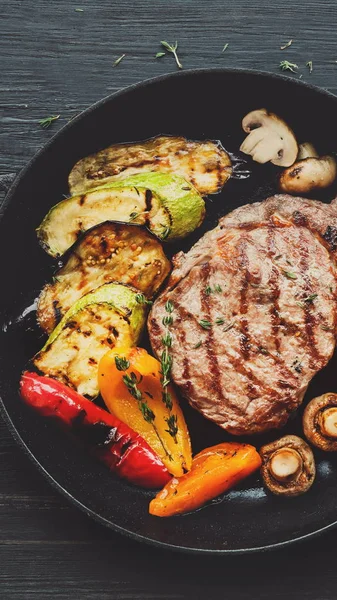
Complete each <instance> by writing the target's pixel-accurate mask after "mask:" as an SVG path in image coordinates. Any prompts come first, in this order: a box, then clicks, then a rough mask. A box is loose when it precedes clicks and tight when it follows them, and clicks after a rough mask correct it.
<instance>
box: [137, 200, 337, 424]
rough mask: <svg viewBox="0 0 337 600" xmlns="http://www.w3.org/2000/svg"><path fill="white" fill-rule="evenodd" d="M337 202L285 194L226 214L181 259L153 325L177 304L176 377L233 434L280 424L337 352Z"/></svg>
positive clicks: (158, 329) (157, 327)
mask: <svg viewBox="0 0 337 600" xmlns="http://www.w3.org/2000/svg"><path fill="white" fill-rule="evenodd" d="M336 249H337V208H336V206H335V205H334V203H332V204H331V205H326V204H322V203H320V202H316V201H313V200H306V199H302V198H293V197H291V196H283V195H278V196H274V197H272V198H269V199H267V200H265V201H264V202H260V203H256V204H251V205H246V206H243V207H240V208H238V209H237V210H235V211H233V212H232V213H230V214H229V215H227V216H226V217H224V218H222V219H221V220H220V222H219V225H218V226H217V227H216V228H215V229H214V230H212V231H210V232H208V233H207V234H206V235H205V236H204V237H203V238H202V239H201V240H199V242H197V244H195V246H194V247H193V248H192V249H191V250H190V251H189V252H188V253H187V254H183V253H179V254H178V255H177V256H176V257H175V261H174V263H175V269H174V270H173V272H172V275H171V278H170V281H169V284H168V287H167V289H166V290H165V292H164V293H163V294H162V295H161V296H160V297H159V298H158V300H157V301H156V302H155V304H154V306H153V308H152V311H151V314H150V317H149V331H150V338H151V343H152V347H153V350H154V351H155V353H156V354H157V355H160V354H161V351H162V349H163V346H162V341H161V338H162V336H163V334H164V332H165V327H164V325H163V323H162V320H163V317H164V316H165V314H166V313H165V303H166V301H167V300H168V299H169V300H171V302H172V303H173V306H174V309H173V313H172V316H173V319H174V323H173V326H172V327H171V333H172V337H173V344H172V348H171V354H172V358H173V366H172V377H173V380H174V382H175V383H176V384H177V385H178V387H179V388H180V390H181V392H182V393H183V394H184V396H186V398H187V399H188V400H189V402H190V403H191V405H192V406H194V407H195V408H197V409H198V410H199V411H200V412H201V413H203V414H204V416H205V417H207V418H209V419H211V420H213V421H215V422H216V423H217V424H218V425H220V426H221V427H223V428H224V429H226V430H228V431H230V432H231V433H234V434H244V433H258V432H262V431H266V430H268V429H271V428H275V427H281V426H282V425H284V424H285V422H286V421H287V419H288V417H289V415H290V413H291V412H293V411H294V410H296V408H297V407H298V406H299V404H300V403H301V401H302V399H303V396H304V393H305V391H306V388H307V386H308V384H309V382H310V380H311V379H312V377H313V376H314V374H315V373H316V372H317V371H318V370H320V369H321V368H322V367H324V366H325V365H326V364H327V362H328V361H329V359H330V358H331V356H332V353H333V350H334V346H335V330H336V289H337V286H336V283H337V282H336V266H335V253H336Z"/></svg>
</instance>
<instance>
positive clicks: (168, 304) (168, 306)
mask: <svg viewBox="0 0 337 600" xmlns="http://www.w3.org/2000/svg"><path fill="white" fill-rule="evenodd" d="M165 310H166V312H168V313H170V314H171V313H172V312H173V302H171V300H167V302H166V304H165Z"/></svg>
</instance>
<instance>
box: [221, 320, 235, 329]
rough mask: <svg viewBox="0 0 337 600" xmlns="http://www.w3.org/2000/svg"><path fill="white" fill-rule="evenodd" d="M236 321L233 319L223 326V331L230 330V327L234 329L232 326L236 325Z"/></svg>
mask: <svg viewBox="0 0 337 600" xmlns="http://www.w3.org/2000/svg"><path fill="white" fill-rule="evenodd" d="M234 323H235V321H231V322H230V323H228V324H227V325H226V326H225V327H224V328H223V330H222V331H229V330H230V329H232V327H234Z"/></svg>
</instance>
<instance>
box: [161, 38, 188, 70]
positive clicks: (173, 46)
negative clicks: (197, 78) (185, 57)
mask: <svg viewBox="0 0 337 600" xmlns="http://www.w3.org/2000/svg"><path fill="white" fill-rule="evenodd" d="M160 43H161V45H162V46H164V48H165V50H167V51H168V52H171V53H172V54H173V56H174V59H175V61H176V63H177V66H178V68H179V69H182V68H183V65H182V64H181V62H180V60H179V58H178V54H177V48H178V42H175V43H174V44H169V43H168V42H165V41H161V42H160Z"/></svg>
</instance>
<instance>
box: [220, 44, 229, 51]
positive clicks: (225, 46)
mask: <svg viewBox="0 0 337 600" xmlns="http://www.w3.org/2000/svg"><path fill="white" fill-rule="evenodd" d="M228 46H229V44H228V43H227V44H225V45H224V47H223V48H222V52H225V50H227V48H228Z"/></svg>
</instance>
